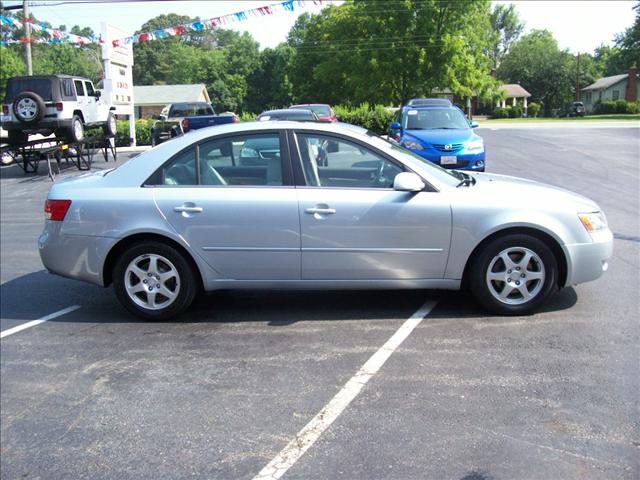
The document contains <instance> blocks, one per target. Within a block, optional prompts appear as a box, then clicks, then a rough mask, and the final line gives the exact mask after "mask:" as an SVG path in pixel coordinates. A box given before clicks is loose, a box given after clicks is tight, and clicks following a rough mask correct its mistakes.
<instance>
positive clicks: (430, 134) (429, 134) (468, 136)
mask: <svg viewBox="0 0 640 480" xmlns="http://www.w3.org/2000/svg"><path fill="white" fill-rule="evenodd" d="M406 136H411V137H413V138H415V139H417V140H419V141H420V142H422V143H425V144H432V143H440V144H442V143H464V142H466V141H469V140H472V139H473V138H476V137H478V136H477V135H476V134H475V133H474V132H473V130H471V129H470V128H464V129H456V130H405V137H406ZM478 138H480V137H478Z"/></svg>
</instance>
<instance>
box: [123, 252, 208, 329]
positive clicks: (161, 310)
mask: <svg viewBox="0 0 640 480" xmlns="http://www.w3.org/2000/svg"><path fill="white" fill-rule="evenodd" d="M145 256H147V257H148V256H154V257H160V258H162V259H164V260H158V265H159V268H160V265H162V264H164V265H165V267H170V268H173V269H175V271H177V277H176V278H175V279H174V280H173V281H174V283H172V284H165V282H171V281H172V280H166V281H165V282H163V283H162V285H161V287H162V288H161V287H158V288H156V290H155V292H156V293H155V296H154V297H153V298H157V296H158V295H160V299H161V300H160V306H159V307H157V309H152V308H145V307H144V306H143V305H142V303H147V304H148V302H149V301H150V297H149V296H148V294H147V292H146V288H147V287H148V286H150V287H151V288H155V285H149V284H148V283H146V282H145V284H146V286H142V282H143V280H142V279H139V278H138V280H139V282H135V280H136V277H137V275H136V274H135V273H132V272H127V270H128V268H129V267H130V266H131V264H132V263H133V262H134V261H136V262H135V265H141V266H144V261H145V260H144V258H142V257H145ZM140 258H142V259H141V260H140V261H139V262H138V259H140ZM165 261H166V263H164V262H165ZM149 267H150V266H149ZM141 268H142V271H144V268H143V267H141ZM149 270H152V269H151V268H149ZM169 271H171V270H169ZM147 275H148V273H147ZM195 275H196V273H195V272H194V271H193V269H192V268H191V265H190V264H189V262H188V261H187V259H186V258H184V256H183V254H182V253H180V252H179V251H177V250H176V249H175V248H173V247H171V246H169V245H166V244H164V243H161V242H157V241H146V242H141V243H136V244H134V245H133V246H131V247H129V248H128V249H127V250H126V251H125V252H124V253H123V254H121V255H120V258H119V259H118V261H117V262H116V264H115V266H114V268H113V288H114V291H115V294H116V297H117V298H118V300H119V301H120V303H121V304H122V305H123V306H124V307H125V308H126V309H127V310H128V311H129V312H131V313H132V314H134V315H136V316H137V317H140V318H142V319H143V320H151V321H160V320H167V319H169V318H172V317H174V316H176V315H179V314H180V313H182V312H183V311H184V310H186V309H187V308H188V307H189V305H191V303H192V302H193V299H194V297H195V295H196V292H197V281H196V276H195ZM148 278H150V279H151V280H152V281H153V282H156V281H157V282H160V281H161V280H160V279H157V280H154V278H155V277H154V276H149V277H148ZM145 279H146V278H145ZM132 282H134V283H135V285H133V286H131V283H132ZM138 284H139V285H140V286H141V287H143V288H144V289H145V291H144V292H139V294H138V293H130V291H131V290H132V289H133V288H135V287H136V286H137V285H138ZM157 285H160V284H159V283H158V284H157ZM165 287H166V288H168V289H169V290H170V291H171V292H174V293H175V294H176V297H175V299H173V300H172V301H171V300H170V299H169V298H168V297H164V296H162V291H163V290H162V289H164V288H165ZM132 296H135V297H136V298H137V301H136V300H134V299H133V298H132ZM163 299H166V300H169V301H168V302H167V301H164V300H163ZM163 301H164V303H167V306H166V307H162V302H163Z"/></svg>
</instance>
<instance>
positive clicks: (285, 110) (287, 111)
mask: <svg viewBox="0 0 640 480" xmlns="http://www.w3.org/2000/svg"><path fill="white" fill-rule="evenodd" d="M291 110H298V111H296V112H292V111H291ZM304 112H309V113H310V114H311V115H314V113H313V112H312V111H311V110H304V109H292V108H279V109H277V110H265V111H264V112H262V113H261V114H260V115H258V116H259V117H261V116H262V115H276V114H282V115H305V113H304Z"/></svg>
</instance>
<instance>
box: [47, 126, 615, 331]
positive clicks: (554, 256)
mask: <svg viewBox="0 0 640 480" xmlns="http://www.w3.org/2000/svg"><path fill="white" fill-rule="evenodd" d="M45 212H46V216H47V220H46V221H45V227H44V232H43V233H42V235H41V236H40V238H39V242H38V243H39V249H40V255H41V258H42V262H43V263H44V265H45V267H46V268H47V269H48V270H49V271H50V272H52V273H56V274H59V275H63V276H65V277H71V278H76V279H79V280H84V281H87V282H91V283H95V284H98V285H102V286H109V285H111V284H113V286H114V289H115V293H116V296H117V297H118V299H119V300H120V302H122V304H123V305H124V306H125V307H126V308H127V309H128V310H129V311H130V312H132V313H133V314H135V315H138V316H140V317H142V318H144V319H150V320H158V319H166V318H170V317H172V316H175V315H177V314H179V313H180V312H182V311H184V310H185V309H187V308H188V307H189V305H190V304H191V302H192V300H193V299H194V296H195V295H196V294H197V293H198V292H201V291H211V290H216V289H223V288H224V289H229V288H233V289H241V288H245V289H247V288H248V289H257V288H268V289H306V288H313V289H345V288H366V289H368V288H414V289H415V288H433V289H459V288H460V287H461V286H462V285H468V286H469V287H470V289H471V291H472V292H473V294H474V295H475V297H476V298H477V299H478V301H479V302H480V303H481V304H482V305H483V306H484V307H486V308H487V309H488V310H490V311H492V312H495V313H497V314H502V315H520V314H524V313H528V312H530V311H532V310H534V309H535V308H536V307H538V306H539V305H540V304H541V303H543V302H544V301H545V300H546V299H547V298H548V297H549V295H551V294H552V293H553V292H554V291H555V290H557V289H558V288H561V287H564V286H567V285H574V284H578V283H582V282H588V281H591V280H594V279H596V278H598V277H600V276H601V275H602V274H603V272H604V271H606V269H607V259H608V258H609V257H610V256H611V254H612V248H613V237H612V234H611V231H610V230H609V228H608V227H607V222H606V219H605V216H604V213H603V212H602V210H601V209H600V207H598V205H596V204H595V203H594V202H593V201H592V200H589V199H588V198H585V197H583V196H581V195H578V194H575V193H572V192H569V191H567V190H563V189H559V188H555V187H551V186H548V185H543V184H540V183H536V182H533V181H529V180H524V179H520V178H514V177H506V176H501V175H493V174H488V173H462V172H457V171H445V170H443V169H441V168H440V167H438V166H436V165H433V164H431V163H429V162H425V161H423V160H422V159H421V158H419V157H417V156H415V155H413V154H412V153H411V152H408V151H406V150H404V149H401V148H398V147H397V146H394V145H393V144H391V143H389V142H387V141H385V140H383V139H381V138H379V137H377V136H375V135H373V134H371V133H370V132H367V131H366V130H364V129H361V128H359V127H354V126H352V125H345V124H319V123H318V124H310V123H296V122H260V123H257V122H256V123H243V124H233V125H228V126H221V127H215V128H209V129H203V130H198V131H194V132H192V133H189V134H187V135H185V136H183V137H180V138H177V139H174V140H172V141H171V142H167V143H164V144H162V145H160V146H158V147H156V148H153V149H152V150H149V151H148V152H146V153H143V154H142V155H140V156H138V157H136V158H134V159H132V160H131V161H129V162H128V163H126V164H123V165H121V166H120V167H118V168H116V169H113V170H108V171H102V172H95V173H91V174H86V175H82V176H79V177H75V178H73V179H70V180H67V181H61V182H59V183H56V184H54V185H53V187H52V188H51V191H50V192H49V196H48V199H47V201H46V204H45Z"/></svg>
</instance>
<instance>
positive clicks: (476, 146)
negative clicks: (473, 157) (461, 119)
mask: <svg viewBox="0 0 640 480" xmlns="http://www.w3.org/2000/svg"><path fill="white" fill-rule="evenodd" d="M465 147H466V148H467V150H482V149H483V148H484V142H483V141H482V139H481V138H479V139H478V140H472V141H471V142H467V144H466V145H465Z"/></svg>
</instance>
